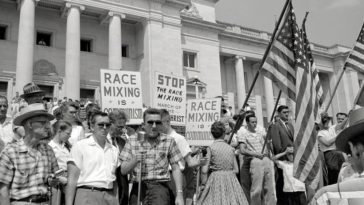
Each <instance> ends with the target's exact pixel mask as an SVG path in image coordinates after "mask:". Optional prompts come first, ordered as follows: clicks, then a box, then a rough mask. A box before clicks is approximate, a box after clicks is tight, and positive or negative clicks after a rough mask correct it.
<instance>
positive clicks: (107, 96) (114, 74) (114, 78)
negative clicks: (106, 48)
mask: <svg viewBox="0 0 364 205" xmlns="http://www.w3.org/2000/svg"><path fill="white" fill-rule="evenodd" d="M100 73H101V77H100V80H101V88H100V89H101V108H102V111H104V112H106V113H109V112H111V111H112V110H115V109H120V110H123V111H124V112H125V113H126V114H127V115H128V117H129V122H128V124H140V123H142V122H143V111H142V108H143V102H142V88H141V78H140V73H139V72H131V71H121V70H109V69H101V70H100Z"/></svg>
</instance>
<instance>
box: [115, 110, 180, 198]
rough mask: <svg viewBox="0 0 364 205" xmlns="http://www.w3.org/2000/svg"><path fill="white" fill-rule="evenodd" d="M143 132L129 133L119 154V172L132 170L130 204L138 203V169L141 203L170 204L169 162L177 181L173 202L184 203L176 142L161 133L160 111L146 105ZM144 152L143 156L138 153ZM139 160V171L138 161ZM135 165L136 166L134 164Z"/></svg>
mask: <svg viewBox="0 0 364 205" xmlns="http://www.w3.org/2000/svg"><path fill="white" fill-rule="evenodd" d="M143 119H144V131H145V134H144V132H143V131H141V132H139V133H138V136H130V139H129V141H128V142H127V143H126V144H125V147H124V149H123V151H122V152H121V153H120V159H121V172H122V173H123V174H126V173H129V172H132V175H131V180H132V182H133V188H132V190H131V194H130V200H129V203H130V205H135V204H136V203H137V196H138V183H137V182H138V179H137V176H138V174H139V173H140V171H141V176H142V180H141V181H142V184H141V193H140V196H141V199H140V200H141V201H142V202H143V204H151V205H169V204H170V202H171V199H170V196H171V195H170V194H171V193H170V189H169V187H168V182H169V181H170V172H169V169H168V166H169V164H171V166H172V175H173V179H174V181H175V184H176V190H177V196H176V199H175V204H176V205H183V204H184V201H183V190H182V173H181V170H180V168H179V166H178V162H179V161H180V160H182V155H181V153H180V151H179V149H178V147H177V145H176V142H175V140H174V139H173V138H172V137H170V136H168V135H165V134H163V133H161V132H162V130H163V125H162V116H161V111H160V110H158V109H154V108H149V109H147V110H146V111H145V112H144V115H143ZM142 153H143V156H141V155H142ZM140 161H141V162H142V166H141V167H142V170H140V164H139V162H140ZM137 165H138V166H137Z"/></svg>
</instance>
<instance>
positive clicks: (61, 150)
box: [48, 140, 71, 170]
mask: <svg viewBox="0 0 364 205" xmlns="http://www.w3.org/2000/svg"><path fill="white" fill-rule="evenodd" d="M48 145H49V146H50V147H52V149H53V152H54V154H55V156H56V158H57V162H58V166H59V168H60V169H63V170H67V162H68V161H69V160H70V159H71V153H70V151H69V150H68V149H67V148H66V147H65V145H64V144H62V145H60V144H57V143H55V142H54V141H53V140H51V141H50V142H49V143H48Z"/></svg>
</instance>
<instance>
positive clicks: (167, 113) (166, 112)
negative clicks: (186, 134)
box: [161, 109, 171, 121]
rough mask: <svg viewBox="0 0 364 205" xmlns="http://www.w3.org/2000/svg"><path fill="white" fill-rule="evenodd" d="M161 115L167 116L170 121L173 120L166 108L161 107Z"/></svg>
mask: <svg viewBox="0 0 364 205" xmlns="http://www.w3.org/2000/svg"><path fill="white" fill-rule="evenodd" d="M161 117H162V119H163V118H167V120H169V121H170V120H171V117H170V115H169V112H168V110H166V109H161Z"/></svg>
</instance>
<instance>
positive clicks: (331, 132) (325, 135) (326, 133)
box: [317, 127, 336, 152]
mask: <svg viewBox="0 0 364 205" xmlns="http://www.w3.org/2000/svg"><path fill="white" fill-rule="evenodd" d="M317 136H318V139H320V138H322V139H324V140H331V139H333V138H336V133H335V128H332V127H330V128H329V129H328V130H320V131H319V132H318V133H317ZM319 143H320V149H321V151H322V152H326V151H330V150H334V149H336V146H335V143H332V144H331V145H330V146H326V145H325V144H323V143H322V142H321V141H320V140H319Z"/></svg>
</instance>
